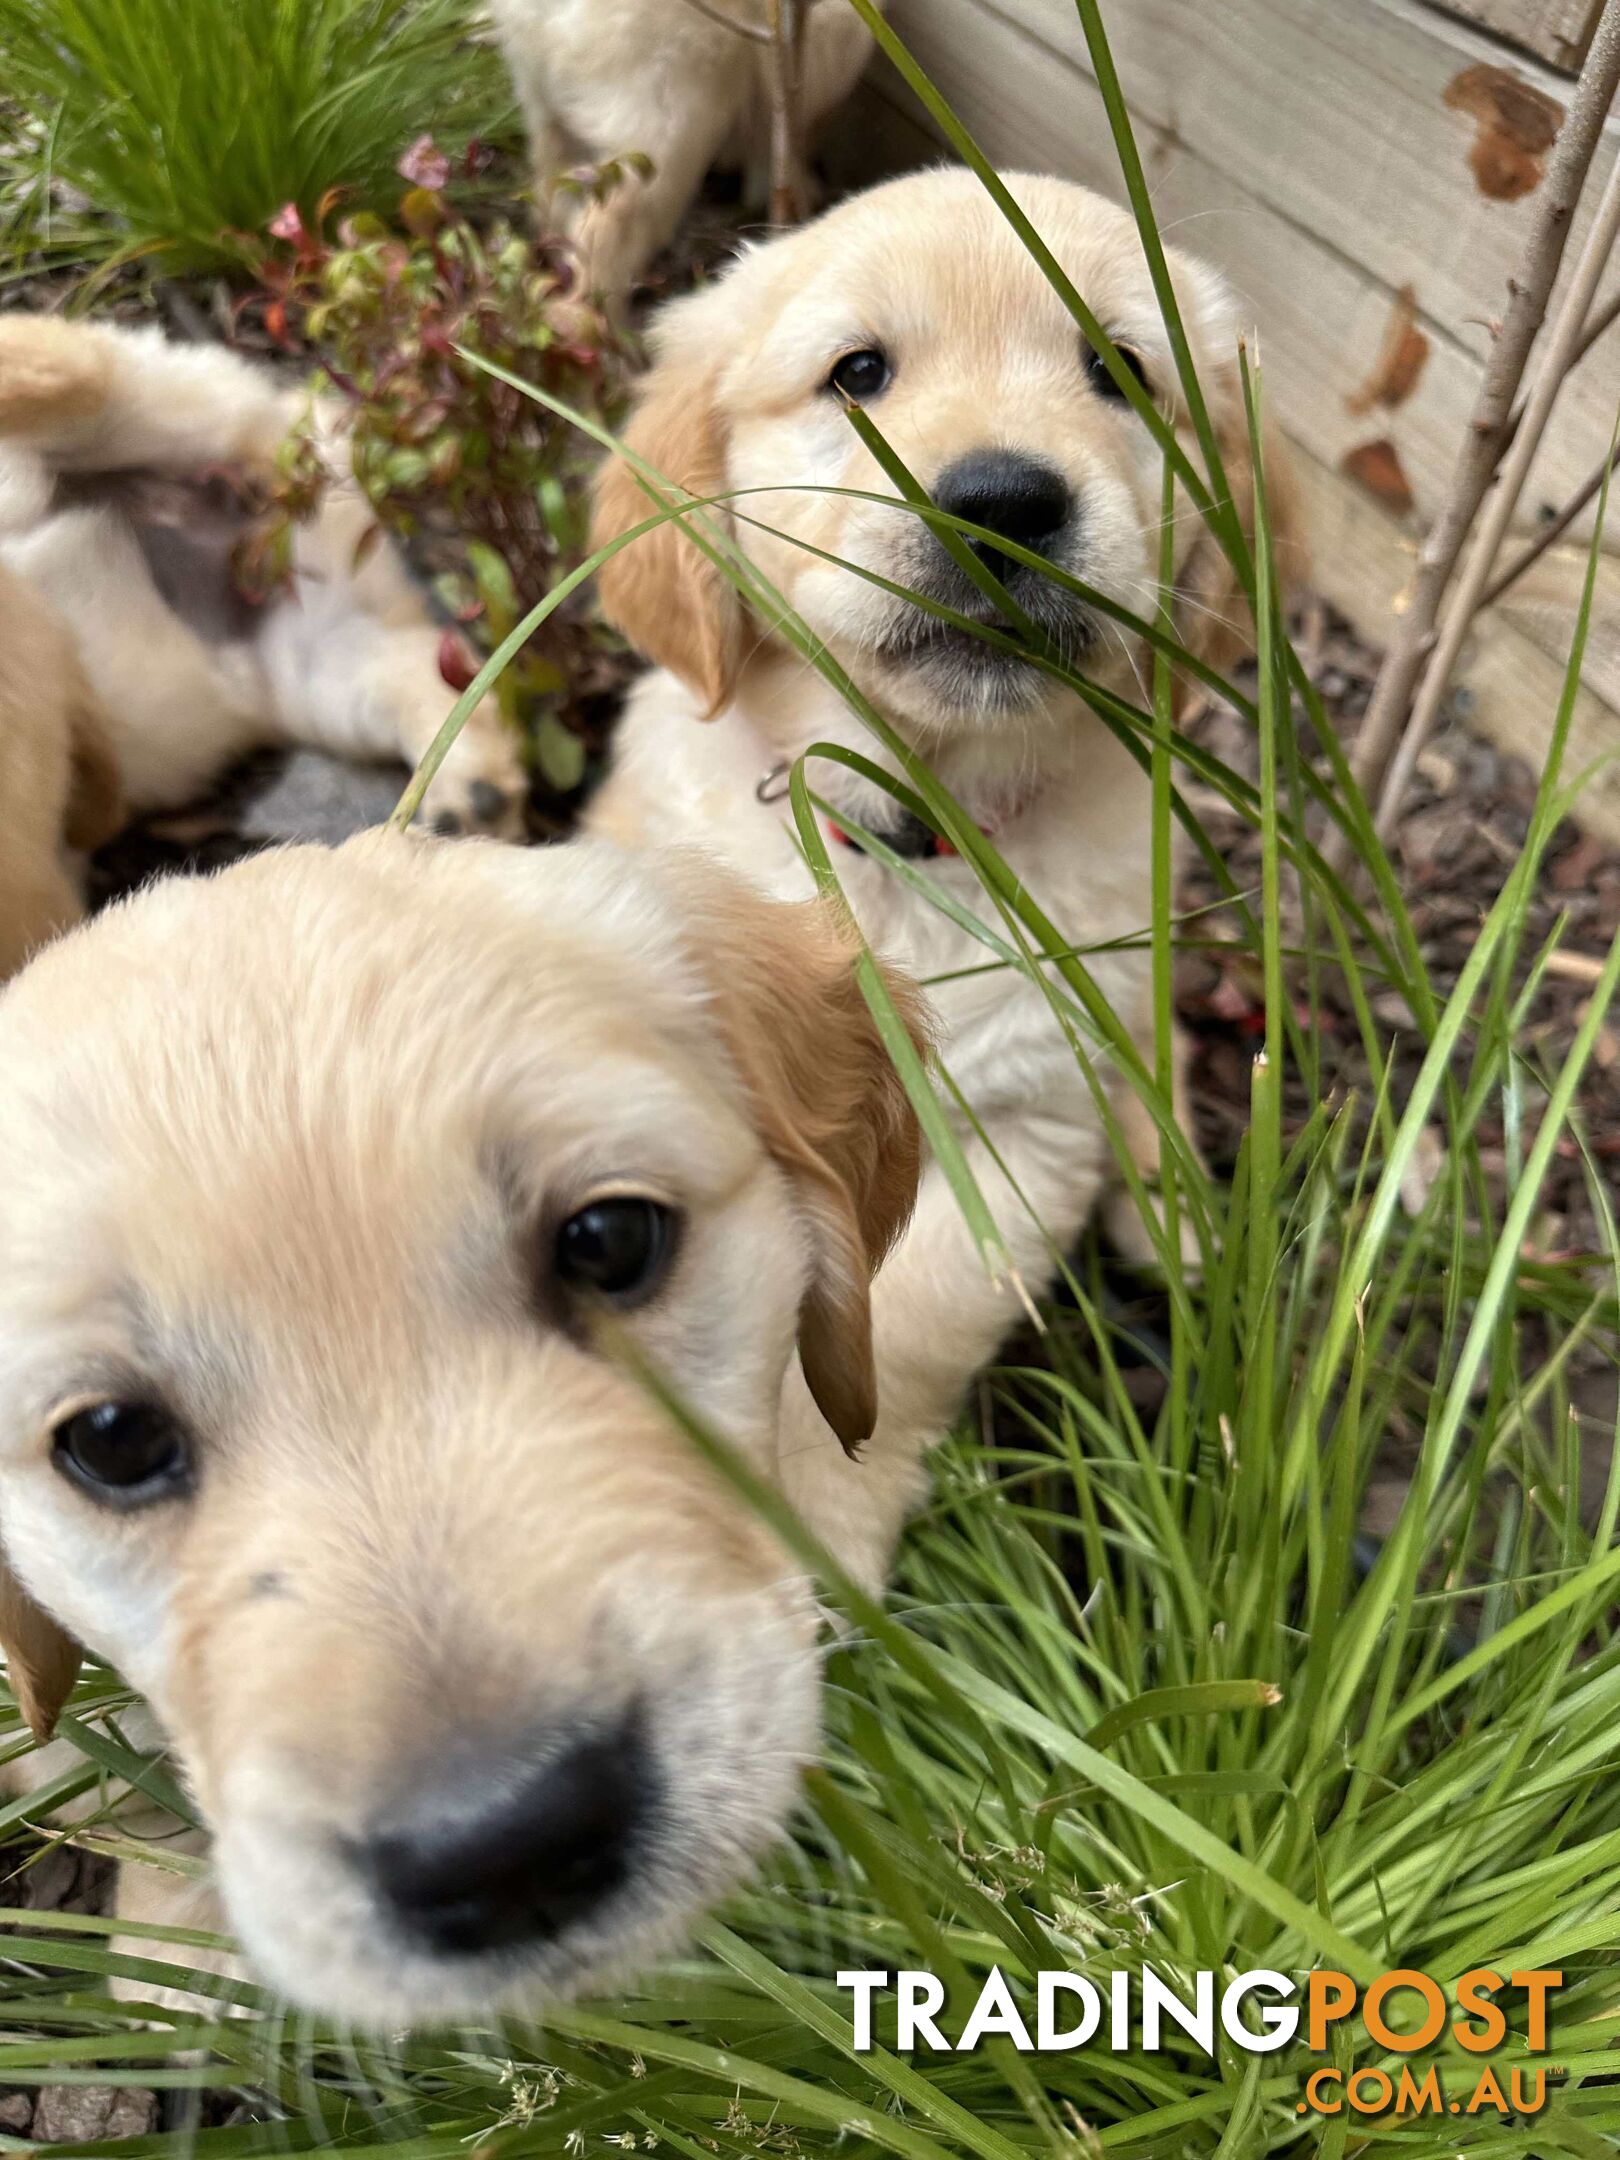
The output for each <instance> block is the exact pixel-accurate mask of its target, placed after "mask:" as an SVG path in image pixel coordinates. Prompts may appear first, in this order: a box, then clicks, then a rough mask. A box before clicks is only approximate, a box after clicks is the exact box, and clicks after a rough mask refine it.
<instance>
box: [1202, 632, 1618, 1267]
mask: <svg viewBox="0 0 1620 2160" xmlns="http://www.w3.org/2000/svg"><path fill="white" fill-rule="evenodd" d="M1300 645H1301V650H1302V652H1303V654H1304V656H1305V657H1306V660H1307V664H1308V665H1309V666H1310V668H1311V673H1312V678H1313V680H1314V681H1315V682H1316V684H1317V687H1318V688H1319V689H1320V691H1321V693H1322V697H1323V700H1324V704H1325V706H1326V708H1327V711H1328V713H1329V715H1330V716H1331V718H1332V721H1333V724H1334V727H1335V730H1336V732H1337V734H1338V737H1339V739H1340V741H1341V742H1343V743H1344V744H1345V745H1346V746H1347V747H1348V746H1349V745H1350V744H1351V743H1352V742H1353V741H1354V739H1355V734H1356V730H1357V728H1358V726H1359V724H1360V721H1361V716H1362V714H1363V713H1364V712H1365V710H1366V706H1367V700H1368V697H1369V695H1370V693H1371V689H1372V682H1373V677H1374V675H1375V673H1376V670H1377V663H1378V654H1377V653H1376V652H1375V651H1374V650H1373V649H1372V648H1370V647H1369V646H1367V645H1366V644H1364V643H1363V642H1362V641H1361V640H1360V639H1359V638H1357V637H1356V636H1355V635H1354V633H1353V632H1352V631H1350V630H1349V628H1348V627H1347V626H1346V625H1345V624H1343V623H1341V622H1338V621H1335V620H1333V619H1331V618H1328V617H1326V616H1325V614H1324V613H1323V611H1320V610H1317V611H1314V620H1313V621H1312V622H1310V623H1309V624H1308V625H1307V627H1306V631H1305V634H1304V635H1303V636H1302V638H1301V640H1300ZM1191 732H1192V733H1193V734H1194V735H1195V736H1196V738H1197V740H1198V741H1199V742H1200V743H1201V744H1202V745H1203V746H1204V747H1205V748H1206V749H1208V750H1211V751H1213V752H1214V753H1215V754H1216V755H1218V756H1219V757H1220V758H1221V759H1222V760H1223V761H1224V762H1225V763H1227V764H1229V765H1231V766H1232V767H1233V768H1234V769H1235V770H1237V771H1239V772H1242V773H1243V774H1244V775H1245V776H1246V777H1248V778H1250V779H1253V778H1255V777H1256V772H1257V754H1256V745H1255V742H1254V738H1253V735H1252V732H1251V730H1250V729H1249V728H1248V727H1247V726H1246V725H1245V723H1244V722H1243V721H1242V720H1241V719H1240V718H1239V717H1238V716H1237V715H1236V714H1235V713H1233V712H1231V711H1230V710H1228V709H1226V708H1225V707H1220V708H1215V707H1211V708H1209V709H1207V710H1205V711H1204V712H1203V713H1202V715H1201V716H1199V717H1198V718H1197V719H1196V720H1195V721H1194V722H1193V724H1192V728H1191ZM1315 762H1316V764H1317V766H1318V768H1319V769H1322V770H1325V769H1326V767H1325V763H1324V761H1323V760H1322V759H1321V758H1320V757H1318V758H1317V759H1316V761H1315ZM1537 779H1538V775H1537V774H1536V773H1535V772H1534V771H1533V770H1532V769H1531V767H1530V766H1529V765H1528V764H1527V763H1526V762H1525V760H1524V759H1523V758H1519V757H1514V756H1511V755H1509V754H1507V753H1505V752H1503V751H1500V750H1498V749H1496V748H1495V747H1494V746H1493V745H1492V744H1490V743H1489V742H1487V741H1485V740H1484V739H1483V738H1482V737H1480V736H1479V735H1477V734H1475V733H1473V732H1472V731H1471V730H1470V728H1469V726H1468V702H1467V699H1466V696H1461V695H1460V696H1458V697H1454V698H1453V700H1452V701H1451V705H1450V707H1449V708H1448V712H1447V714H1446V717H1445V720H1444V724H1443V725H1442V727H1441V729H1440V730H1439V732H1438V733H1437V734H1436V735H1435V737H1434V738H1433V740H1432V741H1431V743H1430V744H1429V747H1428V748H1427V749H1426V750H1425V751H1424V752H1423V754H1422V756H1421V758H1420V759H1419V763H1418V769H1417V772H1416V774H1415V775H1414V778H1413V782H1412V786H1411V788H1410V790H1409V794H1408V799H1407V802H1406V805H1405V808H1404V810H1403V812H1402V815H1401V818H1400V822H1399V825H1398V827H1397V830H1396V832H1395V835H1394V840H1393V846H1392V849H1391V853H1392V856H1393V860H1394V864H1395V869H1396V874H1397V877H1398V880H1399V883H1400V887H1401V891H1402V893H1403V895H1404V897H1405V899H1406V901H1407V904H1408V907H1409V909H1410V911H1411V916H1412V924H1413V929H1414V932H1415V935H1416V938H1417V941H1418V945H1419V948H1420V950H1421V953H1422V956H1423V960H1424V963H1425V966H1426V967H1427V969H1428V972H1429V976H1430V979H1431V981H1432V983H1433V985H1434V988H1435V992H1436V995H1437V996H1438V997H1441V998H1443V997H1445V996H1446V995H1448V994H1449V992H1450V991H1451V990H1452V989H1453V987H1454V986H1455V984H1456V981H1457V978H1458V976H1459V975H1460V974H1461V972H1462V969H1463V967H1464V965H1465V964H1466V962H1467V960H1468V956H1469V954H1470V953H1471V952H1472V950H1473V947H1474V942H1475V939H1476V937H1477V934H1478V931H1479V928H1480V925H1481V923H1482V922H1483V920H1484V918H1485V915H1486V913H1487V911H1488V910H1489V908H1490V906H1491V904H1492V902H1493V901H1494V900H1495V898H1496V896H1497V894H1498V892H1499V891H1500V889H1501V885H1502V881H1503V878H1504V876H1505V875H1506V873H1507V872H1508V870H1509V869H1510V868H1511V867H1512V865H1513V863H1514V862H1515V861H1516V860H1517V859H1518V857H1519V854H1520V852H1521V850H1522V848H1523V845H1524V840H1525V836H1526V834H1527V832H1528V830H1529V825H1530V814H1531V810H1532V808H1533V806H1534V803H1535V796H1536V784H1537ZM1192 794H1193V797H1194V802H1195V807H1196V808H1197V810H1198V812H1199V815H1200V817H1201V820H1202V822H1203V824H1204V827H1205V830H1206V831H1207V832H1208V834H1209V836H1210V838H1211V839H1212V840H1213V841H1214V842H1215V844H1216V846H1217V847H1218V849H1219V851H1220V854H1221V856H1222V858H1223V860H1224V862H1225V864H1226V867H1227V869H1228V871H1229V873H1230V874H1231V876H1232V878H1233V880H1234V882H1235V883H1236V884H1237V886H1238V888H1239V889H1240V890H1241V891H1244V892H1246V893H1248V894H1251V895H1255V896H1257V895H1258V892H1259V886H1260V836H1259V833H1258V832H1257V831H1256V830H1255V828H1254V827H1253V826H1251V825H1250V824H1249V823H1248V822H1247V821H1246V820H1244V819H1243V818H1241V817H1239V816H1237V815H1236V814H1235V813H1234V812H1232V811H1230V810H1229V809H1227V807H1226V806H1225V805H1224V804H1223V803H1222V802H1221V801H1220V799H1219V798H1218V797H1216V796H1214V795H1213V794H1212V793H1210V792H1209V791H1206V790H1198V789H1195V790H1193V791H1192ZM1220 899H1221V894H1220V892H1219V890H1218V888H1217V886H1216V883H1215V880H1214V878H1213V877H1212V876H1211V875H1210V873H1209V872H1208V871H1207V870H1206V868H1205V867H1204V865H1203V864H1202V863H1201V862H1193V863H1190V864H1189V865H1188V866H1187V868H1186V870H1185V873H1184V875H1183V877H1182V880H1181V889H1180V902H1181V905H1182V907H1183V908H1184V909H1188V910H1191V909H1203V908H1210V907H1214V908H1215V912H1213V913H1210V914H1207V915H1200V917H1199V918H1198V920H1197V922H1196V924H1195V925H1194V926H1193V931H1194V934H1195V935H1196V937H1197V938H1198V939H1200V940H1202V939H1214V940H1222V939H1224V940H1226V941H1228V942H1230V943H1231V944H1232V946H1233V950H1232V952H1231V954H1230V956H1229V957H1228V956H1227V955H1225V954H1221V953H1213V954H1204V953H1200V954H1190V955H1188V956H1186V957H1184V958H1183V960H1182V962H1181V964H1180V967H1179V969H1178V979H1177V1003H1178V1009H1179V1013H1180V1017H1181V1020H1182V1022H1183V1024H1184V1026H1185V1027H1186V1028H1187V1030H1188V1032H1189V1034H1190V1035H1191V1036H1192V1038H1193V1041H1194V1044H1195V1046H1196V1050H1195V1058H1194V1062H1193V1067H1192V1074H1191V1078H1192V1094H1193V1099H1194V1102H1195V1105H1196V1109H1197V1114H1198V1117H1199V1122H1200V1137H1201V1139H1202V1140H1203V1142H1204V1145H1205V1146H1206V1148H1208V1150H1209V1151H1210V1154H1211V1156H1212V1158H1213V1159H1214V1160H1215V1161H1216V1162H1217V1163H1223V1162H1230V1161H1231V1160H1232V1158H1233V1157H1234V1156H1235V1154H1236V1152H1237V1147H1238V1143H1239V1141H1240V1140H1241V1138H1242V1135H1243V1131H1244V1129H1245V1127H1246V1126H1247V1123H1248V1115H1249V1077H1250V1067H1251V1065H1252V1062H1253V1058H1254V1053H1255V1049H1256V1045H1257V1041H1258V1039H1259V1036H1260V1035H1261V1033H1262V1032H1263V1030H1264V1024H1265V1016H1264V1012H1263V1010H1262V1006H1261V1001H1260V995H1259V981H1258V972H1257V967H1256V964H1255V962H1254V961H1253V959H1252V957H1251V956H1250V955H1249V954H1248V953H1247V952H1246V951H1242V950H1240V949H1238V939H1239V933H1238V929H1237V926H1236V924H1235V922H1234V921H1233V919H1232V917H1231V914H1230V912H1229V911H1228V910H1226V909H1222V908H1220V907H1219V906H1218V905H1217V903H1218V902H1219V901H1220ZM1254 904H1255V905H1256V906H1258V899H1257V898H1256V899H1255V901H1254ZM1285 912H1286V916H1287V920H1286V922H1285V934H1289V935H1290V938H1291V941H1292V942H1299V941H1300V940H1301V939H1302V935H1303V933H1302V925H1301V918H1300V914H1299V909H1298V905H1297V900H1293V899H1292V898H1291V896H1290V897H1285ZM1560 923H1562V925H1563V932H1562V938H1561V941H1560V948H1559V956H1558V958H1557V959H1556V960H1555V961H1554V963H1553V966H1552V968H1551V969H1550V970H1549V972H1548V973H1547V975H1546V977H1545V978H1544V980H1543V983H1542V985H1541V988H1540V990H1539V992H1538V995H1537V997H1536V1000H1535V1003H1534V1006H1533V1008H1532V1010H1531V1012H1530V1014H1529V1017H1528V1021H1527V1025H1526V1027H1525V1029H1524V1030H1523V1032H1522V1034H1521V1036H1520V1040H1519V1049H1520V1052H1521V1054H1522V1056H1523V1057H1524V1058H1525V1060H1526V1063H1527V1068H1528V1072H1529V1074H1530V1076H1531V1077H1530V1078H1529V1079H1528V1080H1527V1094H1528V1100H1527V1104H1526V1117H1527V1121H1529V1120H1533V1116H1534V1111H1535V1100H1534V1098H1535V1093H1536V1090H1535V1084H1534V1077H1533V1076H1534V1074H1535V1073H1536V1071H1537V1070H1545V1071H1547V1072H1549V1073H1550V1072H1554V1071H1556V1069H1557V1068H1558V1066H1559V1065H1560V1064H1561V1063H1562V1061H1563V1059H1564V1057H1565V1055H1566V1053H1567V1052H1568V1050H1569V1047H1570V1045H1571V1043H1572V1042H1573V1040H1574V1037H1575V1032H1576V1030H1577V1028H1578V1027H1579V1026H1580V1023H1581V1021H1582V1020H1583V1019H1584V1018H1585V1016H1586V1013H1587V1010H1588V1005H1589V1001H1590V997H1591V991H1592V984H1593V981H1594V979H1595V977H1596V973H1597V970H1598V967H1599V966H1600V965H1601V963H1602V961H1603V959H1604V958H1605V957H1606V955H1607V952H1608V949H1609V947H1610V945H1611V944H1612V942H1613V940H1614V938H1615V937H1616V935H1617V934H1620V848H1616V847H1614V846H1612V845H1609V844H1608V843H1606V842H1604V841H1602V840H1599V839H1598V838H1596V837H1595V836H1594V835H1592V834H1589V833H1585V832H1583V831H1582V830H1581V829H1580V828H1579V827H1578V826H1576V825H1573V824H1569V823H1567V822H1566V823H1565V824H1563V825H1561V826H1560V827H1559V828H1558V829H1557V831H1556V832H1555V833H1554V835H1553V839H1552V844H1551V847H1550V849H1549V851H1548V855H1547V858H1546V861H1545V864H1544V867H1543V873H1542V877H1541V881H1540V885H1539V888H1538V890H1537V892H1536V895H1535V898H1534V901H1533V903H1532V908H1531V915H1530V924H1529V929H1528V934H1527V937H1526V940H1525V949H1526V953H1527V954H1533V953H1535V952H1536V951H1538V950H1539V949H1540V947H1541V946H1542V944H1543V943H1544V941H1545V940H1546V939H1547V938H1548V937H1550V936H1551V934H1552V933H1553V931H1554V929H1555V928H1556V927H1557V926H1558V925H1559V924H1560ZM1519 972H1520V976H1521V978H1522V977H1523V975H1524V973H1525V972H1526V966H1525V964H1521V967H1520V971H1519ZM1301 987H1302V985H1301ZM1370 1003H1371V1007H1372V1012H1373V1016H1374V1019H1375V1021H1376V1022H1377V1024H1378V1029H1379V1033H1380V1036H1381V1038H1382V1041H1383V1044H1384V1046H1385V1049H1386V1052H1387V1051H1391V1050H1392V1051H1393V1054H1394V1058H1395V1069H1396V1072H1397V1075H1398V1076H1399V1081H1400V1082H1409V1081H1410V1080H1411V1079H1412V1077H1413V1076H1414V1075H1415V1074H1416V1071H1417V1068H1418V1065H1419V1063H1420V1062H1421V1057H1422V1051H1423V1044H1422V1040H1421V1038H1420V1036H1419V1034H1418V1032H1417V1029H1416V1026H1415V1023H1414V1021H1413V1017H1412V1014H1411V1013H1410V1011H1409V1010H1408V1009H1407V1006H1406V1002H1405V1000H1404V998H1402V996H1401V995H1400V994H1399V992H1398V991H1396V990H1395V989H1393V988H1392V987H1390V988H1385V989H1382V990H1377V989H1375V990H1374V992H1373V995H1372V997H1371V1000H1370ZM1300 1009H1301V1011H1303V1006H1301V1008H1300ZM1316 1019H1317V1032H1318V1040H1319V1042H1320V1044H1321V1050H1322V1065H1323V1078H1324V1085H1331V1086H1335V1087H1337V1088H1339V1089H1340V1090H1354V1091H1356V1092H1357V1093H1358V1094H1359V1095H1360V1096H1361V1098H1362V1099H1363V1100H1365V1099H1366V1096H1367V1094H1368V1091H1369V1086H1370V1075H1369V1068H1368V1064H1367V1060H1366V1057H1365V1054H1364V1051H1363V1047H1362V1043H1361V1038H1360V1032H1359V1029H1358V1027H1357V1024H1356V1020H1355V1015H1354V1012H1353V1010H1352V1007H1351V1004H1350V1000H1349V997H1348V995H1347V993H1346V992H1345V991H1344V989H1343V988H1342V986H1341V985H1340V984H1339V983H1338V981H1337V969H1336V965H1335V963H1334V962H1333V961H1332V960H1331V958H1330V960H1329V962H1328V965H1327V966H1326V967H1325V968H1324V970H1323V973H1322V994H1321V999H1320V1002H1319V1005H1318V1010H1317V1016H1316ZM1464 1047H1465V1048H1466V1047H1467V1039H1466V1037H1465V1039H1464ZM1310 1107H1311V1106H1310V1105H1309V1104H1307V1103H1306V1102H1305V1101H1304V1100H1303V1096H1302V1093H1301V1091H1300V1090H1299V1088H1298V1085H1297V1083H1296V1087H1295V1092H1294V1095H1293V1099H1292V1102H1291V1105H1290V1108H1291V1110H1292V1113H1293V1116H1294V1118H1295V1120H1296V1121H1302V1120H1303V1118H1304V1116H1305V1115H1306V1114H1307V1112H1308V1110H1309V1108H1310ZM1579 1110H1580V1118H1581V1123H1582V1127H1583V1129H1584V1132H1585V1135H1586V1138H1587V1141H1588V1144H1589V1146H1590V1150H1591V1154H1592V1156H1593V1158H1594V1160H1595V1161H1596V1162H1597V1163H1598V1164H1599V1166H1600V1167H1607V1166H1610V1165H1613V1164H1615V1163H1617V1162H1620V1016H1617V1017H1616V1021H1615V1023H1614V1025H1613V1026H1612V1027H1607V1026H1606V1027H1605V1028H1604V1029H1603V1031H1602V1032H1601V1033H1600V1035H1599V1037H1598V1042H1597V1047H1596V1051H1595V1053H1594V1056H1593V1059H1592V1062H1591V1064H1590V1066H1589V1067H1588V1070H1587V1073H1586V1076H1585V1079H1584V1082H1583V1085H1582V1088H1581V1091H1580V1096H1579ZM1531 1129H1532V1130H1533V1125H1532V1128H1531ZM1481 1140H1482V1155H1483V1159H1484V1163H1485V1167H1486V1169H1487V1171H1488V1172H1489V1171H1493V1170H1494V1171H1495V1172H1496V1173H1497V1175H1498V1176H1500V1177H1503V1178H1505V1175H1506V1168H1505V1154H1504V1145H1503V1142H1504V1136H1503V1133H1502V1129H1501V1126H1500V1123H1499V1122H1498V1123H1492V1122H1491V1121H1490V1120H1489V1119H1487V1121H1486V1123H1485V1124H1484V1125H1483V1126H1482V1128H1481ZM1609 1174H1610V1176H1611V1177H1612V1176H1613V1175H1614V1172H1613V1171H1612V1170H1610V1173H1609ZM1585 1179H1586V1171H1585V1168H1584V1165H1583V1162H1582V1158H1581V1152H1580V1149H1579V1147H1578V1146H1577V1145H1576V1143H1575V1142H1574V1141H1573V1140H1572V1139H1570V1140H1566V1141H1564V1142H1563V1143H1561V1145H1560V1148H1559V1151H1558V1156H1557V1159H1556V1162H1555V1165H1554V1167H1553V1170H1552V1172H1551V1174H1550V1176H1549V1178H1548V1182H1547V1188H1546V1191H1545V1193H1544V1195H1543V1202H1544V1212H1543V1214H1542V1216H1541V1219H1540V1222H1539V1224H1538V1226H1537V1231H1536V1236H1535V1244H1536V1246H1537V1249H1538V1250H1540V1251H1542V1252H1544V1253H1546V1254H1547V1255H1548V1256H1549V1257H1551V1256H1553V1255H1555V1254H1557V1253H1561V1252H1565V1251H1570V1250H1579V1251H1590V1250H1592V1249H1593V1241H1594V1239H1595V1237H1596V1234H1597V1226H1596V1222H1595V1220H1594V1217H1593V1213H1592V1208H1591V1205H1590V1199H1589V1195H1588V1193H1587V1190H1586V1183H1585Z"/></svg>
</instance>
